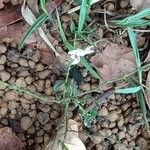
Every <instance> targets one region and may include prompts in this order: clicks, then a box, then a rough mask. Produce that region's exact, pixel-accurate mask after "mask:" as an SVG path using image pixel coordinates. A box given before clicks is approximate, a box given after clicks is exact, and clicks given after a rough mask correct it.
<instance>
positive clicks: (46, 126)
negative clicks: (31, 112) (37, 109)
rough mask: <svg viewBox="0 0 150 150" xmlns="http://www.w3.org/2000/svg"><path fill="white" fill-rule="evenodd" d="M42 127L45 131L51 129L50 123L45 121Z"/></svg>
mask: <svg viewBox="0 0 150 150" xmlns="http://www.w3.org/2000/svg"><path fill="white" fill-rule="evenodd" d="M43 129H44V130H45V131H50V130H51V129H52V123H47V124H45V125H44V127H43Z"/></svg>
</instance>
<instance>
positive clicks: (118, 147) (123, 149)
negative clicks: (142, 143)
mask: <svg viewBox="0 0 150 150" xmlns="http://www.w3.org/2000/svg"><path fill="white" fill-rule="evenodd" d="M114 148H115V150H128V148H126V147H125V145H124V144H115V146H114Z"/></svg>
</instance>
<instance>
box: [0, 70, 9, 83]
mask: <svg viewBox="0 0 150 150" xmlns="http://www.w3.org/2000/svg"><path fill="white" fill-rule="evenodd" d="M0 78H1V80H2V81H4V82H5V81H8V80H9V79H10V73H8V72H6V71H1V72H0Z"/></svg>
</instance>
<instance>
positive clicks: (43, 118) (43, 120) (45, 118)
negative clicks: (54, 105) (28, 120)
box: [37, 112, 50, 124]
mask: <svg viewBox="0 0 150 150" xmlns="http://www.w3.org/2000/svg"><path fill="white" fill-rule="evenodd" d="M37 119H38V120H39V122H40V123H41V124H46V123H47V122H48V121H49V119H50V118H49V114H48V113H45V112H39V113H38V114H37Z"/></svg>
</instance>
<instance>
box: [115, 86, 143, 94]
mask: <svg viewBox="0 0 150 150" xmlns="http://www.w3.org/2000/svg"><path fill="white" fill-rule="evenodd" d="M141 89H142V87H141V86H137V87H130V88H124V89H116V90H115V93H121V94H129V93H137V92H138V91H140V90H141Z"/></svg>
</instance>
